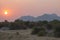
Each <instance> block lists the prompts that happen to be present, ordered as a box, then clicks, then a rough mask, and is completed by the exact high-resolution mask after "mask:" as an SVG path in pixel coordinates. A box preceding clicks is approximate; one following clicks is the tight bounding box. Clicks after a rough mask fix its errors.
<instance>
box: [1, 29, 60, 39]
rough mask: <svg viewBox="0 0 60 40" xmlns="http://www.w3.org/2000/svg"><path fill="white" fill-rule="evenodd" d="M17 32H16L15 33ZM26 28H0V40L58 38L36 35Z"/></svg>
mask: <svg viewBox="0 0 60 40" xmlns="http://www.w3.org/2000/svg"><path fill="white" fill-rule="evenodd" d="M17 32H18V33H17ZM30 33H31V29H27V30H0V40H60V38H54V37H38V36H36V35H31V34H30Z"/></svg>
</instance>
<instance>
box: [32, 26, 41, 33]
mask: <svg viewBox="0 0 60 40" xmlns="http://www.w3.org/2000/svg"><path fill="white" fill-rule="evenodd" d="M39 31H40V28H38V27H34V28H33V30H32V33H31V34H37V33H38V32H39Z"/></svg>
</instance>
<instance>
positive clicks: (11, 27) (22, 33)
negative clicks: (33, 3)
mask: <svg viewBox="0 0 60 40" xmlns="http://www.w3.org/2000/svg"><path fill="white" fill-rule="evenodd" d="M0 29H1V30H0V40H60V21H58V20H53V21H50V22H48V21H38V22H29V21H22V20H15V21H14V22H8V21H7V20H5V22H0Z"/></svg>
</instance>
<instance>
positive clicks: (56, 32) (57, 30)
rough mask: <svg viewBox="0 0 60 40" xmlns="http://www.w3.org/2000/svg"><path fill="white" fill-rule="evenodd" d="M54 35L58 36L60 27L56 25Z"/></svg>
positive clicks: (59, 35)
mask: <svg viewBox="0 0 60 40" xmlns="http://www.w3.org/2000/svg"><path fill="white" fill-rule="evenodd" d="M54 37H60V27H56V28H55V30H54Z"/></svg>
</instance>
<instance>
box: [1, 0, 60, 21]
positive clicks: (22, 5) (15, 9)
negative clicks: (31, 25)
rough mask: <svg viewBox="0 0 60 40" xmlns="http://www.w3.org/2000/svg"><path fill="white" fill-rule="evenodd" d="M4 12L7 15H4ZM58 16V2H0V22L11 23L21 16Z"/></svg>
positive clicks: (18, 0)
mask: <svg viewBox="0 0 60 40" xmlns="http://www.w3.org/2000/svg"><path fill="white" fill-rule="evenodd" d="M4 10H8V14H7V15H4ZM44 13H47V14H52V13H55V14H57V15H60V0H0V21H3V20H9V21H13V20H15V19H17V18H20V17H21V16H25V15H31V16H40V15H43V14H44Z"/></svg>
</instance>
